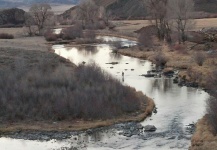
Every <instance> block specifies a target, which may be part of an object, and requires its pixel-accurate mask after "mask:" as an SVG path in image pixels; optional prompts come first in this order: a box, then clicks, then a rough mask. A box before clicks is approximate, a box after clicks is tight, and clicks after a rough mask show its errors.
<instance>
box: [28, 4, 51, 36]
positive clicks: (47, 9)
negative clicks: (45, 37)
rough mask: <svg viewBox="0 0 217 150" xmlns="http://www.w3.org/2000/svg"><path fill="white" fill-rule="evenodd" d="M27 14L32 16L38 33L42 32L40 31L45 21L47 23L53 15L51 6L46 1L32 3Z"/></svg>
mask: <svg viewBox="0 0 217 150" xmlns="http://www.w3.org/2000/svg"><path fill="white" fill-rule="evenodd" d="M29 14H30V15H31V16H32V18H33V20H34V24H35V25H36V26H37V28H38V33H39V34H42V31H43V29H44V28H45V26H46V23H48V22H49V20H50V19H51V18H52V16H53V12H52V11H51V6H50V5H49V4H47V3H40V4H34V5H32V6H31V8H30V9H29Z"/></svg>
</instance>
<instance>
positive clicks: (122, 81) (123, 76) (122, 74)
mask: <svg viewBox="0 0 217 150" xmlns="http://www.w3.org/2000/svg"><path fill="white" fill-rule="evenodd" d="M122 82H124V72H123V71H122Z"/></svg>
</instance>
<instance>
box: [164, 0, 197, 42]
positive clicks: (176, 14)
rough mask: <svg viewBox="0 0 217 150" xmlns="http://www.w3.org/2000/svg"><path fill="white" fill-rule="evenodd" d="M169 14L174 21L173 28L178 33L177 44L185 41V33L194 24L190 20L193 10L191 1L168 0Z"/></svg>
mask: <svg viewBox="0 0 217 150" xmlns="http://www.w3.org/2000/svg"><path fill="white" fill-rule="evenodd" d="M168 2H169V3H168V5H169V8H170V9H169V14H170V16H172V18H173V19H174V27H175V28H176V30H177V32H178V40H179V43H181V42H183V43H184V42H185V41H186V40H187V36H186V31H187V30H188V29H190V28H191V27H192V26H193V25H194V22H193V21H192V20H191V19H190V14H191V13H192V11H193V8H194V1H193V0H169V1H168Z"/></svg>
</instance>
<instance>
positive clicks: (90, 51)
mask: <svg viewBox="0 0 217 150" xmlns="http://www.w3.org/2000/svg"><path fill="white" fill-rule="evenodd" d="M78 51H79V52H81V53H82V54H83V55H84V56H91V55H95V54H96V53H98V51H99V49H98V48H97V47H96V46H90V45H89V46H81V47H78Z"/></svg>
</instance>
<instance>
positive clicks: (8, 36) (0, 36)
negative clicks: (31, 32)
mask: <svg viewBox="0 0 217 150" xmlns="http://www.w3.org/2000/svg"><path fill="white" fill-rule="evenodd" d="M0 39H14V36H13V35H12V34H8V33H0Z"/></svg>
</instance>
